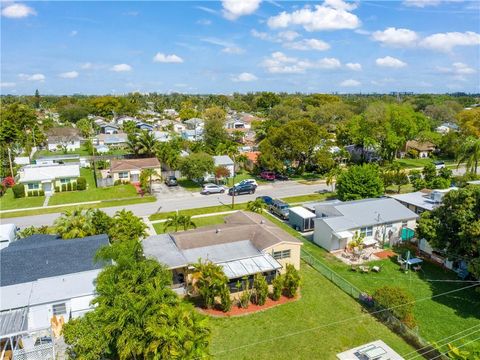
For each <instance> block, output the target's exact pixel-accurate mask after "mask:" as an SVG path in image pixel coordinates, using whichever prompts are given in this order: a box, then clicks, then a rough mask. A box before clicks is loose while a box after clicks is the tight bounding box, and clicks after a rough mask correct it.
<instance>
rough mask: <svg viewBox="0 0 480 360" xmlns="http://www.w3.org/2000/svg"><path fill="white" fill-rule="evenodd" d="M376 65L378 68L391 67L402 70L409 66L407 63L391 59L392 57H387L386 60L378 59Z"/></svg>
mask: <svg viewBox="0 0 480 360" xmlns="http://www.w3.org/2000/svg"><path fill="white" fill-rule="evenodd" d="M375 63H376V64H377V65H378V66H382V67H391V68H402V67H405V66H407V63H405V62H403V61H402V60H400V59H397V58H394V57H391V56H385V57H384V58H378V59H377V60H375Z"/></svg>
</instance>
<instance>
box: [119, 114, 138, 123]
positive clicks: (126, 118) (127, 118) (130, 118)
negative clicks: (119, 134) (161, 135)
mask: <svg viewBox="0 0 480 360" xmlns="http://www.w3.org/2000/svg"><path fill="white" fill-rule="evenodd" d="M127 121H133V122H135V123H136V122H138V121H139V120H138V119H137V118H135V117H133V116H128V115H122V116H119V117H117V118H115V123H117V124H118V125H120V126H122V125H123V123H125V122H127Z"/></svg>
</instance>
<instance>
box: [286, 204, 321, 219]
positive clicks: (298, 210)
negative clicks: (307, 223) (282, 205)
mask: <svg viewBox="0 0 480 360" xmlns="http://www.w3.org/2000/svg"><path fill="white" fill-rule="evenodd" d="M288 210H289V212H290V213H292V212H293V213H295V214H297V215H298V216H300V217H302V218H304V219H308V218H314V217H315V214H314V213H312V212H311V211H310V210H307V209H305V208H304V207H303V206H295V207H291V208H289V209H288Z"/></svg>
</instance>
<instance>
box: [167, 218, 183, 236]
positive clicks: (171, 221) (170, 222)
mask: <svg viewBox="0 0 480 360" xmlns="http://www.w3.org/2000/svg"><path fill="white" fill-rule="evenodd" d="M182 225H183V224H182V215H178V214H173V215H170V216H169V217H168V218H167V221H165V224H164V225H163V231H167V230H168V228H171V227H173V228H175V232H177V231H178V228H179V227H180V226H182Z"/></svg>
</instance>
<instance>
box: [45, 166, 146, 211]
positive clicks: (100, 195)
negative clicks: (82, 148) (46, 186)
mask: <svg viewBox="0 0 480 360" xmlns="http://www.w3.org/2000/svg"><path fill="white" fill-rule="evenodd" d="M80 175H81V176H84V177H85V178H86V180H87V189H86V190H83V191H65V192H58V193H55V194H53V195H52V197H51V198H50V201H49V202H48V205H61V204H71V203H79V202H86V201H97V200H112V199H125V198H131V197H137V196H138V195H137V191H136V190H135V187H134V186H133V185H131V184H126V185H117V186H110V187H105V188H97V187H96V186H95V179H94V177H93V171H92V170H90V169H83V168H82V169H80Z"/></svg>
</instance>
